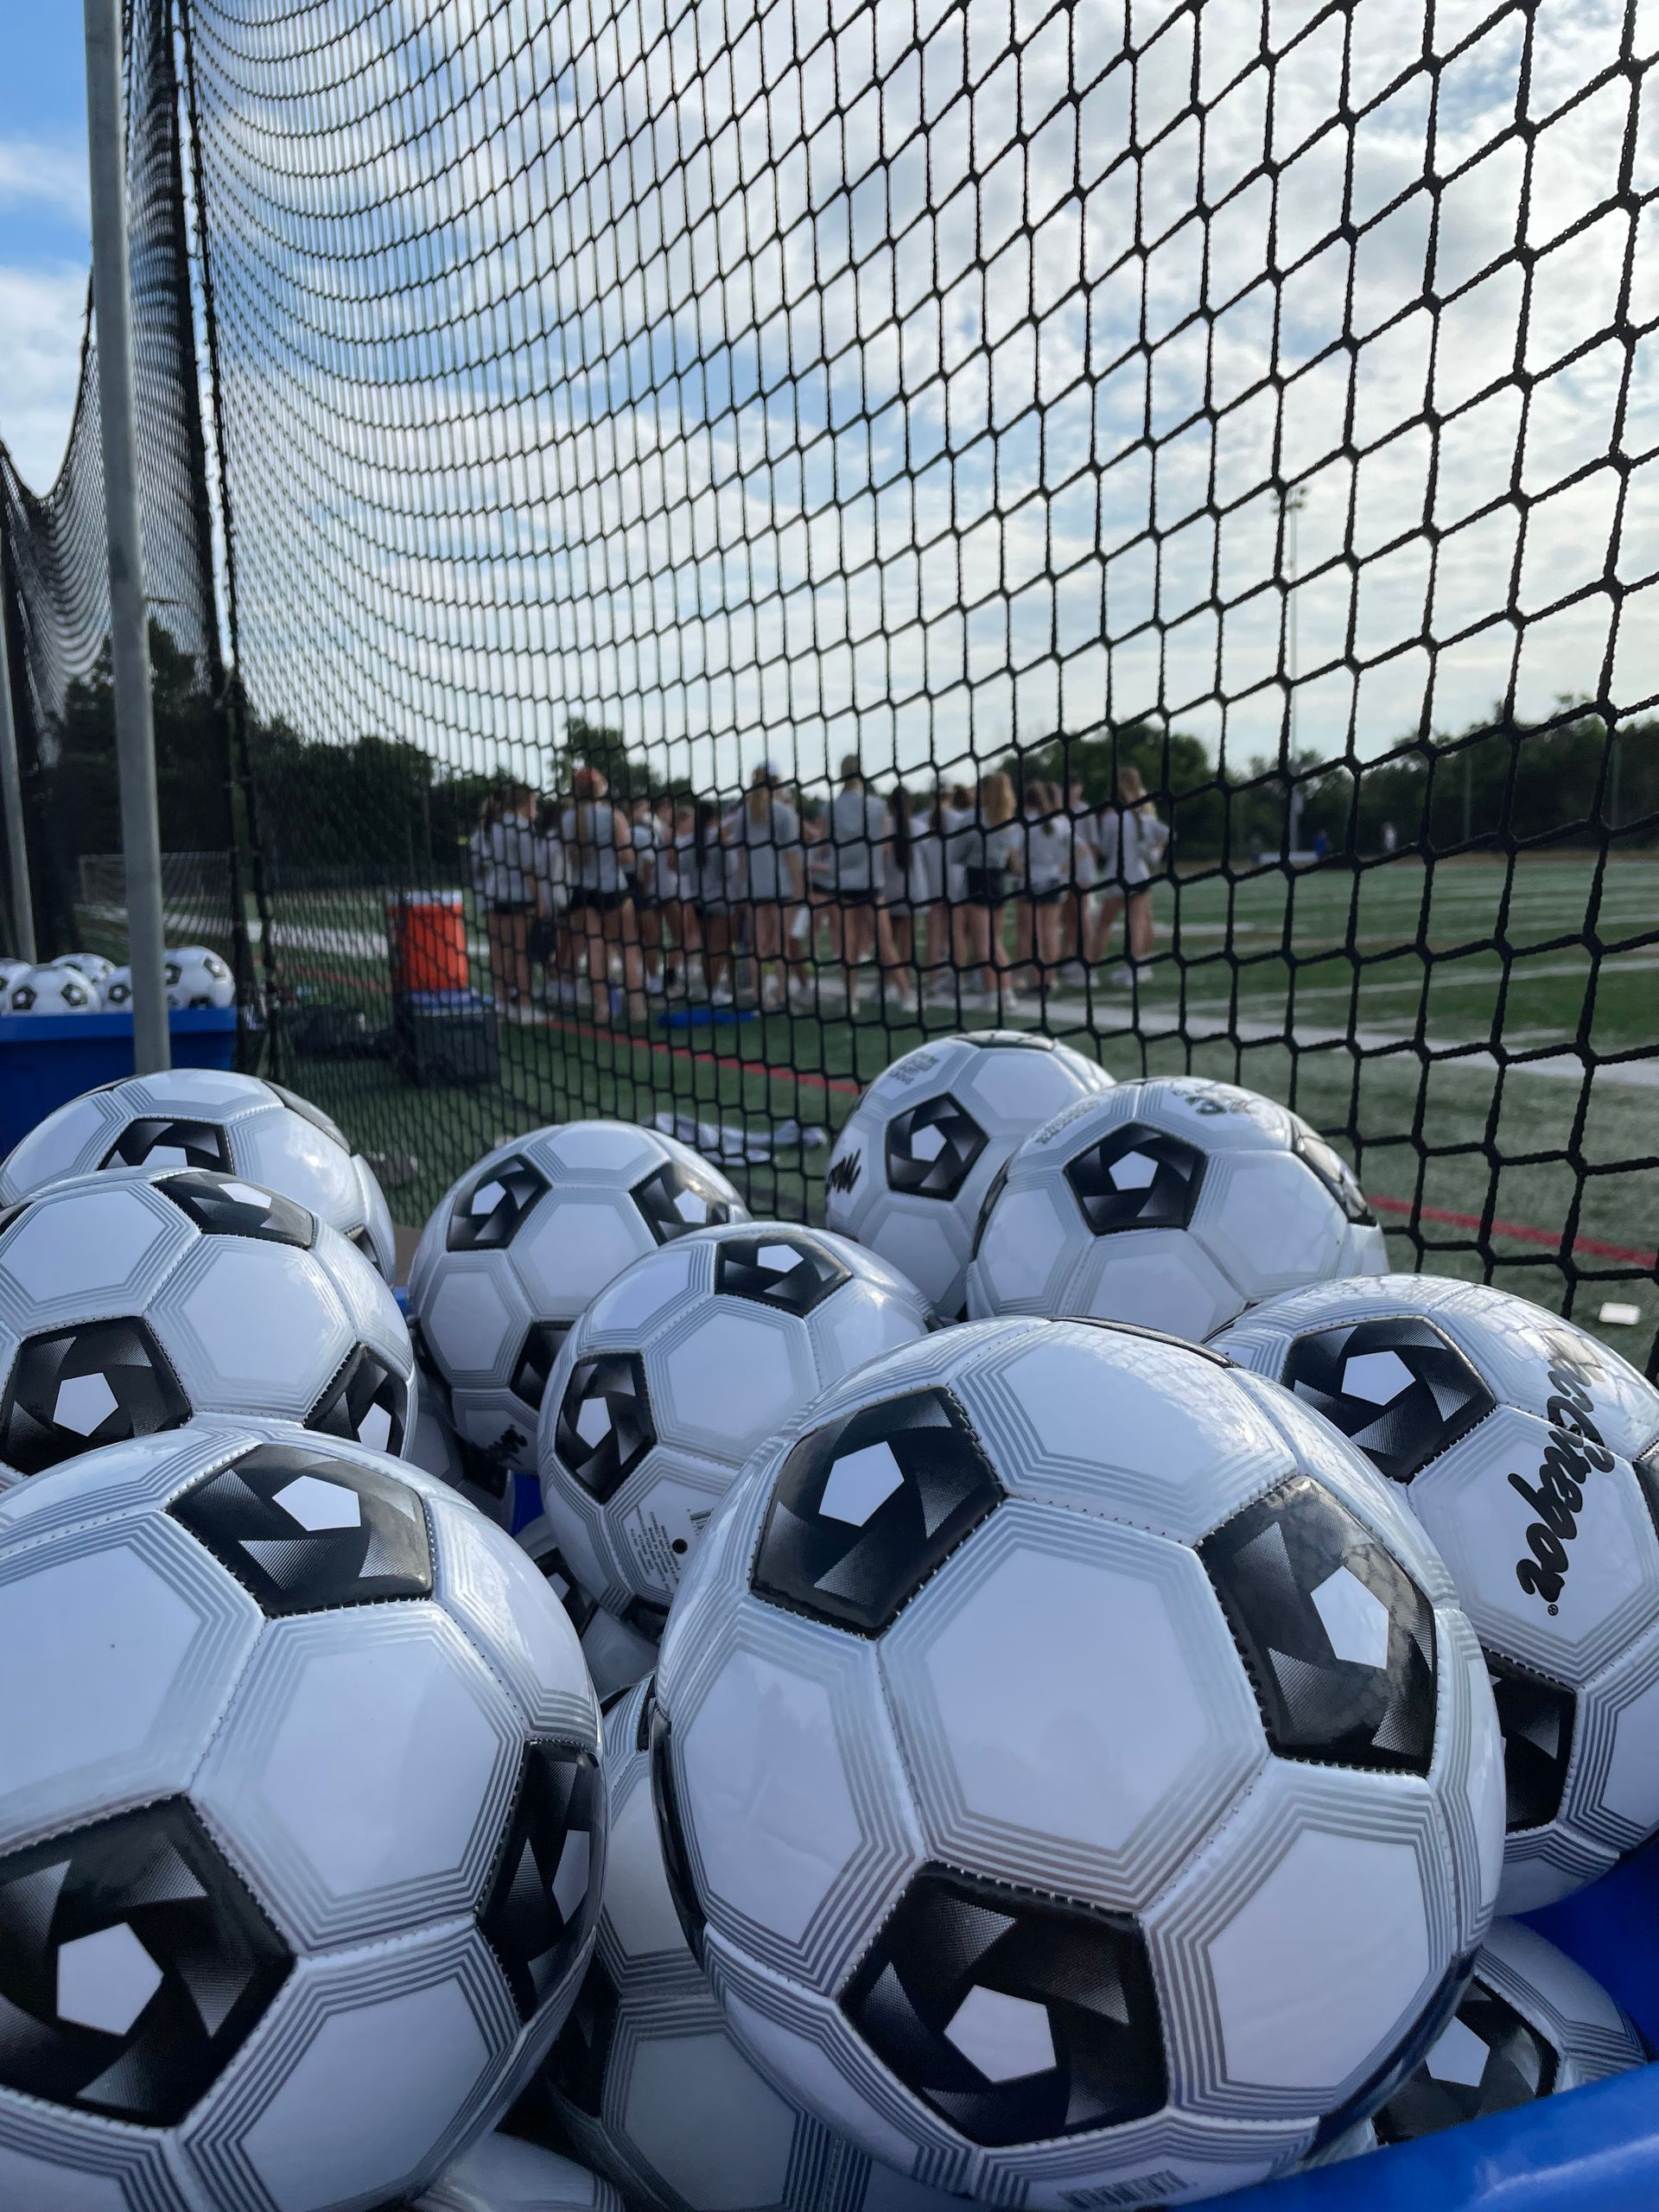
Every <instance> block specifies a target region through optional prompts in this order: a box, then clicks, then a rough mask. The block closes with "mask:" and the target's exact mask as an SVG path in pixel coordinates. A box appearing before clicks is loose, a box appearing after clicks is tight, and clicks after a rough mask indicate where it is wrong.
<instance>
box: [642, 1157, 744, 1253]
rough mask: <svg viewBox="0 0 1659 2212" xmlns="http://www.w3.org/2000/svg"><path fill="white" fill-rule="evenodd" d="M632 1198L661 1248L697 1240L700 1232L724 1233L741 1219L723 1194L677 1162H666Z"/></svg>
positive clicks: (703, 1177)
mask: <svg viewBox="0 0 1659 2212" xmlns="http://www.w3.org/2000/svg"><path fill="white" fill-rule="evenodd" d="M630 1195H631V1196H632V1199H633V1203H634V1204H635V1205H637V1206H638V1207H639V1212H640V1216H641V1218H642V1219H643V1220H644V1222H645V1226H646V1228H647V1229H649V1230H650V1231H651V1233H652V1236H654V1237H655V1238H656V1239H657V1242H658V1243H659V1244H672V1243H674V1242H675V1241H676V1239H677V1238H678V1237H681V1236H695V1235H696V1231H697V1230H699V1229H721V1228H724V1226H725V1224H727V1223H728V1221H734V1220H741V1218H742V1217H741V1214H740V1213H738V1212H736V1211H734V1208H733V1205H732V1202H731V1200H730V1198H728V1196H727V1195H726V1193H725V1192H723V1191H721V1189H720V1188H719V1187H718V1186H717V1185H715V1184H714V1183H711V1182H710V1181H709V1179H708V1178H707V1177H706V1176H702V1175H698V1174H696V1173H694V1172H693V1170H691V1169H690V1168H689V1167H684V1166H682V1165H681V1163H680V1162H679V1161H678V1160H664V1163H663V1165H662V1166H660V1167H659V1168H658V1169H657V1170H656V1171H655V1173H652V1174H650V1175H647V1176H646V1177H645V1180H644V1182H642V1183H636V1184H635V1185H634V1186H633V1189H632V1192H631V1193H630Z"/></svg>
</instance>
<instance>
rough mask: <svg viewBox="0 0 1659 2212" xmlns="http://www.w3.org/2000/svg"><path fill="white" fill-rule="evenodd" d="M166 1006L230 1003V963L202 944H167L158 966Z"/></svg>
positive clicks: (232, 993) (233, 984)
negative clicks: (165, 954)
mask: <svg viewBox="0 0 1659 2212" xmlns="http://www.w3.org/2000/svg"><path fill="white" fill-rule="evenodd" d="M162 982H163V983H164V984H165V986H166V988H167V1002H168V1006H169V1007H204V1006H218V1007H224V1006H234V1005H235V1004H236V978H235V976H233V975H232V973H231V968H230V963H229V962H228V961H226V960H221V959H220V957H219V955H218V953H216V952H213V951H210V950H209V949H208V948H207V945H205V944H185V945H179V946H169V947H168V952H167V956H166V958H165V960H164V961H163V963H162Z"/></svg>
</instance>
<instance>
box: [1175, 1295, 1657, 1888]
mask: <svg viewBox="0 0 1659 2212" xmlns="http://www.w3.org/2000/svg"><path fill="white" fill-rule="evenodd" d="M1217 1346H1218V1348H1219V1349H1221V1350H1223V1351H1226V1352H1227V1353H1228V1354H1229V1355H1230V1357H1232V1358H1234V1359H1236V1360H1239V1361H1241V1362H1242V1363H1244V1364H1246V1365H1248V1366H1249V1367H1251V1368H1254V1369H1255V1370H1256V1372H1257V1373H1259V1374H1262V1375H1268V1376H1272V1377H1273V1379H1274V1381H1275V1382H1277V1383H1283V1384H1284V1385H1285V1387H1286V1388H1287V1389H1290V1390H1293V1391H1294V1393H1295V1394H1296V1395H1297V1396H1298V1397H1299V1398H1300V1399H1301V1400H1302V1401H1303V1402H1305V1403H1306V1404H1307V1405H1309V1406H1311V1407H1313V1409H1314V1410H1315V1411H1316V1412H1317V1413H1319V1414H1322V1415H1323V1416H1324V1418H1325V1420H1326V1421H1332V1422H1334V1423H1335V1425H1336V1426H1337V1427H1338V1428H1340V1429H1341V1430H1343V1431H1344V1433H1345V1434H1346V1435H1348V1436H1350V1437H1351V1438H1352V1440H1353V1441H1354V1442H1355V1443H1356V1444H1357V1445H1358V1446H1359V1448H1360V1449H1361V1451H1362V1452H1364V1453H1365V1454H1366V1456H1367V1458H1368V1459H1370V1462H1371V1464H1372V1465H1373V1466H1374V1467H1375V1468H1376V1470H1377V1471H1378V1473H1379V1474H1381V1475H1383V1476H1386V1477H1387V1478H1388V1479H1389V1482H1390V1484H1394V1485H1396V1486H1397V1491H1398V1495H1399V1496H1400V1497H1401V1499H1402V1502H1403V1503H1405V1504H1407V1505H1408V1506H1409V1507H1410V1509H1411V1510H1412V1511H1413V1512H1414V1513H1415V1514H1416V1516H1417V1517H1418V1519H1419V1520H1420V1521H1421V1522H1422V1524H1423V1526H1424V1527H1425V1528H1426V1529H1427V1531H1428V1533H1429V1535H1431V1536H1432V1537H1433V1541H1434V1542H1435V1544H1436V1545H1437V1546H1438V1547H1439V1549H1440V1554H1441V1556H1442V1558H1443V1559H1444V1560H1446V1566H1447V1567H1449V1568H1450V1570H1451V1573H1452V1580H1453V1581H1454V1582H1455V1583H1456V1585H1457V1587H1458V1594H1459V1599H1461V1601H1462V1604H1463V1608H1464V1611H1465V1612H1466V1613H1467V1614H1468V1616H1469V1618H1470V1620H1471V1622H1472V1623H1473V1624H1474V1627H1475V1630H1476V1633H1477V1634H1478V1636H1479V1637H1480V1640H1481V1644H1482V1647H1483V1649H1484V1651H1485V1654H1486V1660H1487V1664H1488V1666H1489V1667H1490V1668H1491V1675H1492V1686H1493V1689H1494V1691H1495V1692H1496V1694H1497V1711H1498V1718H1499V1719H1500V1720H1501V1722H1502V1723H1503V1737H1504V1752H1505V1764H1506V1772H1507V1778H1508V1800H1509V1839H1508V1844H1507V1848H1506V1851H1505V1866H1504V1877H1503V1892H1502V1897H1501V1899H1500V1903H1501V1905H1502V1908H1503V1910H1504V1911H1506V1912H1529V1911H1531V1910H1534V1909H1535V1907H1537V1906H1539V1905H1542V1904H1548V1903H1550V1902H1551V1901H1552V1900H1553V1899H1554V1898H1556V1897H1565V1896H1566V1895H1567V1893H1568V1892H1569V1891H1573V1890H1576V1889H1579V1888H1580V1887H1582V1885H1584V1884H1585V1883H1586V1882H1592V1881H1594V1880H1595V1879H1596V1878H1598V1876H1599V1875H1602V1874H1605V1873H1606V1872H1608V1871H1609V1870H1610V1869H1611V1867H1612V1866H1615V1865H1616V1864H1617V1863H1618V1859H1620V1858H1621V1857H1622V1856H1623V1855H1624V1853H1627V1852H1630V1851H1633V1850H1634V1849H1635V1848H1636V1847H1637V1846H1638V1845H1639V1844H1641V1843H1643V1842H1645V1841H1646V1840H1647V1839H1648V1838H1649V1836H1650V1835H1653V1834H1655V1833H1656V1832H1659V1390H1656V1389H1654V1387H1653V1385H1652V1384H1651V1383H1647V1382H1644V1381H1643V1378H1642V1376H1639V1375H1638V1374H1637V1371H1636V1370H1635V1369H1634V1368H1633V1367H1632V1366H1631V1365H1630V1363H1629V1362H1628V1361H1626V1360H1624V1359H1621V1358H1620V1357H1619V1356H1618V1353H1617V1352H1615V1351H1611V1349H1610V1348H1609V1347H1608V1346H1607V1345H1605V1344H1599V1343H1598V1342H1597V1340H1596V1339H1595V1338H1593V1337H1592V1336H1589V1335H1588V1334H1586V1332H1585V1331H1584V1330H1582V1329H1580V1328H1576V1327H1574V1325H1573V1323H1572V1322H1570V1321H1564V1320H1562V1319H1560V1317H1559V1316H1558V1315H1556V1314H1554V1313H1547V1312H1546V1311H1545V1310H1544V1309H1543V1308H1542V1307H1541V1306H1535V1305H1533V1304H1532V1303H1531V1301H1530V1300H1527V1299H1523V1298H1516V1297H1515V1296H1514V1295H1513V1294H1510V1292H1507V1291H1501V1290H1493V1289H1490V1288H1487V1287H1484V1286H1482V1285H1481V1284H1478V1283H1466V1282H1454V1281H1448V1280H1446V1279H1444V1278H1440V1277H1436V1276H1433V1275H1384V1276H1382V1277H1380V1278H1377V1279H1376V1280H1374V1281H1356V1282H1332V1283H1325V1284H1323V1285H1321V1286H1319V1287H1316V1288H1313V1289H1310V1290H1304V1291H1298V1292H1296V1293H1294V1294H1293V1295H1291V1296H1289V1297H1286V1298H1278V1299H1274V1300H1271V1301H1270V1302H1269V1303H1268V1304H1267V1305H1265V1306H1260V1307H1258V1308H1257V1309H1256V1310H1255V1312H1254V1313H1248V1314H1246V1315H1245V1316H1244V1317H1243V1319H1242V1320H1240V1321H1239V1322H1237V1323H1236V1325H1234V1326H1233V1327H1232V1328H1230V1329H1229V1330H1226V1331H1225V1332H1223V1334H1222V1335H1221V1336H1220V1337H1218V1338H1217Z"/></svg>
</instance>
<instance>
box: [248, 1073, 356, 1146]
mask: <svg viewBox="0 0 1659 2212" xmlns="http://www.w3.org/2000/svg"><path fill="white" fill-rule="evenodd" d="M261 1079H262V1081H263V1082H264V1086H265V1089H266V1090H269V1091H270V1093H271V1094H272V1096H275V1097H277V1098H279V1099H281V1101H282V1103H283V1105H284V1106H286V1107H287V1109H288V1110H289V1113H290V1114H297V1115H298V1116H299V1117H300V1119H301V1120H302V1122H310V1124H311V1126H312V1128H314V1129H321V1132H322V1134H323V1135H324V1136H326V1137H327V1138H329V1139H330V1140H331V1141H332V1142H334V1143H335V1144H337V1145H338V1146H339V1147H340V1150H341V1151H342V1152H349V1151H350V1150H351V1148H352V1147H351V1146H350V1145H349V1144H348V1143H347V1142H346V1132H345V1130H344V1129H342V1128H340V1123H339V1122H336V1121H335V1120H334V1118H333V1117H332V1116H330V1115H327V1114H325V1113H324V1112H323V1110H322V1109H321V1106H314V1105H313V1104H312V1103H311V1101H310V1100H309V1099H308V1098H302V1097H301V1096H300V1094H299V1092H298V1091H297V1090H289V1088H288V1087H287V1085H286V1084H281V1083H273V1082H272V1081H271V1079H270V1077H269V1076H265V1077H262V1078H261Z"/></svg>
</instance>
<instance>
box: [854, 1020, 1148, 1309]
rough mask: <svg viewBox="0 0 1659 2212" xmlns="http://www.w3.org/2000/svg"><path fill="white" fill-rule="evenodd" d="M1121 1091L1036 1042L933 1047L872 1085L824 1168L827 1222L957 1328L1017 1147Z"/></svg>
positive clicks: (1091, 1064)
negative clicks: (988, 1205) (987, 1207)
mask: <svg viewBox="0 0 1659 2212" xmlns="http://www.w3.org/2000/svg"><path fill="white" fill-rule="evenodd" d="M1111 1082H1112V1078H1111V1077H1110V1076H1109V1075H1108V1074H1107V1072H1106V1071H1105V1070H1104V1068H1103V1067H1102V1066H1101V1065H1099V1063H1098V1062H1097V1061H1095V1060H1091V1059H1088V1058H1085V1057H1084V1054H1083V1053H1081V1052H1076V1051H1074V1050H1073V1049H1072V1047H1071V1046H1069V1045H1061V1044H1057V1043H1056V1042H1055V1040H1054V1039H1052V1038H1051V1037H1044V1036H1041V1035H1040V1034H1037V1033H1027V1032H1025V1031H1023V1030H1012V1029H1008V1030H1004V1029H978V1030H972V1031H969V1032H967V1033H964V1034H963V1035H962V1036H959V1037H938V1038H933V1039H930V1040H929V1042H928V1043H927V1044H925V1045H921V1046H918V1047H917V1049H916V1050H915V1051H914V1052H906V1053H905V1054H904V1055H903V1056H902V1058H899V1059H896V1060H894V1061H893V1064H892V1065H891V1066H889V1067H887V1068H884V1069H883V1070H882V1071H881V1073H880V1075H879V1076H877V1077H876V1078H875V1080H874V1083H872V1084H868V1086H867V1087H866V1089H865V1090H864V1093H863V1096H861V1098H860V1100H859V1102H858V1104H857V1106H856V1107H855V1109H854V1110H853V1112H852V1114H851V1116H849V1119H848V1121H847V1122H846V1123H845V1124H844V1126H843V1127H842V1130H841V1132H840V1134H839V1135H838V1136H837V1137H836V1144H835V1149H834V1151H833V1152H832V1153H831V1154H830V1156H829V1166H828V1167H827V1168H826V1169H825V1171H824V1219H825V1221H826V1222H827V1223H828V1224H829V1227H830V1228H831V1229H833V1230H839V1231H840V1232H841V1234H842V1236H850V1237H852V1238H854V1239H855V1241H856V1242H857V1243H860V1244H867V1245H868V1246H869V1248H870V1249H871V1250H872V1251H874V1252H879V1253H880V1255H881V1256H882V1258H883V1259H885V1260H888V1261H890V1262H892V1264H893V1266H894V1267H895V1268H899V1269H900V1270H901V1271H902V1272H903V1273H904V1274H906V1275H908V1276H909V1278H910V1280H911V1281H912V1282H913V1283H915V1284H916V1285H917V1286H918V1287H919V1288H920V1289H921V1290H922V1291H923V1292H924V1293H925V1294H926V1296H927V1297H928V1298H929V1299H931V1301H932V1303H933V1305H934V1306H935V1308H936V1309H937V1310H938V1313H939V1316H940V1318H941V1319H944V1320H947V1321H953V1320H955V1319H957V1317H958V1316H959V1315H960V1314H961V1313H962V1310H963V1298H964V1296H965V1278H966V1271H967V1267H968V1261H969V1255H970V1254H971V1252H972V1250H973V1244H974V1230H975V1227H976V1224H977V1222H978V1220H979V1217H980V1213H981V1211H982V1208H983V1206H984V1204H985V1200H986V1197H987V1194H988V1192H990V1190H991V1189H992V1187H993V1186H994V1185H995V1183H996V1181H997V1179H998V1177H999V1176H1000V1175H1001V1172H1002V1169H1003V1167H1004V1166H1006V1165H1007V1160H1008V1159H1009V1156H1010V1155H1011V1154H1012V1153H1013V1152H1014V1148H1015V1147H1016V1146H1017V1145H1019V1144H1020V1142H1021V1141H1022V1140H1023V1139H1025V1138H1026V1137H1028V1136H1029V1135H1031V1134H1032V1132H1033V1130H1034V1129H1039V1128H1041V1127H1042V1126H1043V1124H1044V1123H1045V1122H1047V1121H1049V1120H1050V1119H1051V1118H1052V1116H1054V1115H1056V1114H1058V1113H1060V1112H1061V1111H1062V1110H1063V1109H1065V1108H1066V1107H1068V1106H1071V1105H1073V1104H1075V1103H1077V1101H1078V1100H1079V1099H1086V1098H1092V1097H1094V1096H1096V1095H1097V1094H1098V1093H1100V1092H1101V1091H1104V1090H1110V1088H1111Z"/></svg>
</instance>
